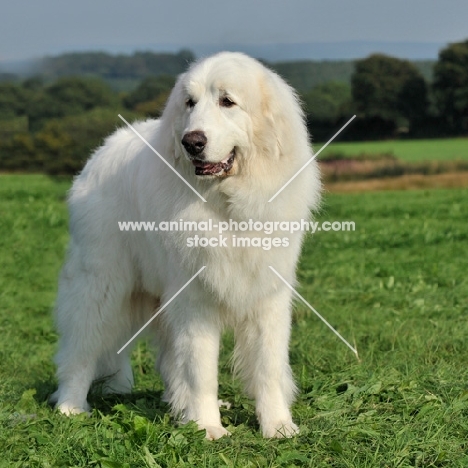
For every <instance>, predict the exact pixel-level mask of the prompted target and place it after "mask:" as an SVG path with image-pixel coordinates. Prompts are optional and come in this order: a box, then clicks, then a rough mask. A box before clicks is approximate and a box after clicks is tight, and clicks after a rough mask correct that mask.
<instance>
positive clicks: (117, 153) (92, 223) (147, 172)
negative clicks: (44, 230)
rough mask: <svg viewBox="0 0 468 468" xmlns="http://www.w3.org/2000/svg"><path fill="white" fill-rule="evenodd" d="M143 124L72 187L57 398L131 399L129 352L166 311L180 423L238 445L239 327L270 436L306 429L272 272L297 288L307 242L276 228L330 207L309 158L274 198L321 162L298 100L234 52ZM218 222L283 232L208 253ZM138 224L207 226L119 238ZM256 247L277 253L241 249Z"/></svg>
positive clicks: (247, 371) (209, 61)
mask: <svg viewBox="0 0 468 468" xmlns="http://www.w3.org/2000/svg"><path fill="white" fill-rule="evenodd" d="M116 117H117V116H116ZM134 129H135V130H136V131H137V132H138V133H139V136H138V135H136V133H135V132H134V131H133V130H132V129H130V128H128V127H124V128H121V129H119V130H118V131H117V132H116V133H115V134H113V135H112V136H110V137H109V138H108V139H107V140H106V141H105V143H104V145H103V146H102V147H100V148H99V149H98V150H97V151H96V152H95V153H94V155H93V156H92V158H91V159H90V160H89V162H88V163H87V165H86V167H85V168H84V170H83V172H82V173H81V174H80V175H79V176H78V177H77V178H76V180H75V182H74V184H73V187H72V189H71V192H70V196H69V209H70V232H71V240H70V246H69V251H68V258H67V261H66V264H65V266H64V267H63V270H62V273H61V276H60V282H59V292H58V299H57V307H56V309H57V327H58V330H59V334H60V343H59V351H58V353H57V357H56V363H57V366H58V371H57V375H58V380H59V388H58V390H57V391H56V392H55V393H54V395H53V396H52V397H51V400H52V401H53V402H56V404H57V407H58V409H59V410H60V411H62V412H63V413H66V414H73V413H79V412H83V411H87V410H88V409H89V406H88V403H87V401H86V397H87V393H88V390H89V388H90V386H91V384H92V382H93V380H95V379H97V378H102V377H108V378H107V382H106V386H105V391H107V392H115V393H125V392H130V391H131V389H132V384H133V376H132V370H131V367H130V359H129V353H128V350H129V347H127V348H126V349H125V350H124V351H123V352H121V353H120V354H118V353H117V351H118V350H119V349H120V348H121V347H122V346H123V345H124V344H125V343H126V342H127V341H128V340H129V339H130V337H132V335H133V334H134V333H135V332H136V331H137V330H139V328H140V327H141V326H142V325H143V324H145V323H146V322H147V321H148V320H149V319H150V318H151V317H152V316H153V315H154V314H155V313H156V312H157V311H158V308H160V307H161V306H163V305H164V304H165V303H167V302H169V301H170V303H169V304H168V306H167V307H166V308H165V309H164V311H163V312H162V313H161V314H160V315H159V316H158V317H157V318H156V319H155V320H154V321H153V322H152V323H151V325H150V326H149V327H148V329H147V330H149V331H150V333H151V335H152V336H153V337H154V339H155V343H156V345H157V347H158V361H157V368H158V370H159V372H160V373H161V375H162V378H163V380H164V383H165V394H164V397H165V399H166V400H167V401H168V402H169V403H170V405H171V407H172V410H173V412H174V414H175V415H176V416H177V417H178V418H179V421H182V422H186V421H196V422H197V424H198V426H199V427H200V428H202V429H205V430H206V435H207V437H208V438H209V439H216V438H219V437H221V436H223V435H226V434H228V432H227V431H226V429H224V428H223V426H222V425H221V420H220V413H219V407H218V398H217V389H218V378H217V370H218V369H217V367H218V351H219V341H220V334H221V333H222V331H223V329H224V328H226V327H231V328H233V330H234V334H235V340H236V345H235V351H234V363H235V365H234V368H235V370H236V371H237V372H238V375H239V376H240V377H241V378H242V380H243V381H244V383H245V388H246V391H247V393H248V395H249V396H251V397H252V398H253V399H255V404H256V414H257V416H258V420H259V422H260V426H261V430H262V433H263V435H264V436H265V437H284V436H286V437H289V436H291V435H293V434H295V433H297V431H298V428H297V426H296V425H295V424H294V423H293V421H292V418H291V411H290V406H291V403H292V400H293V397H294V393H295V385H294V382H293V379H292V375H291V369H290V366H289V360H288V341H289V335H290V327H291V291H290V289H289V288H288V287H287V286H286V285H285V283H284V282H283V281H282V280H281V279H280V278H279V277H278V276H276V275H275V274H274V272H273V271H272V270H271V269H270V268H269V266H272V267H274V269H275V270H276V271H277V272H279V273H280V275H281V276H282V277H283V278H284V279H285V280H286V281H287V282H288V283H290V284H292V285H294V282H295V268H296V263H297V260H298V256H299V252H300V248H301V241H302V237H303V235H302V234H303V233H301V232H295V233H294V234H289V233H286V234H287V239H285V232H279V231H278V225H279V223H278V222H279V221H283V222H284V221H287V222H292V221H298V220H301V219H308V217H309V213H310V209H311V208H312V209H314V208H316V207H317V205H318V203H319V198H320V182H319V174H318V170H317V165H316V164H315V162H312V163H311V164H309V165H308V166H307V167H305V168H304V169H303V171H302V172H300V174H299V175H297V177H295V178H294V180H293V181H292V182H291V183H290V184H289V185H287V187H286V188H284V190H283V191H282V192H281V193H279V194H278V195H277V196H276V197H275V198H274V200H272V201H271V202H269V200H270V198H272V197H273V196H274V195H275V194H276V193H277V192H278V191H279V190H280V189H281V188H282V187H283V186H284V185H285V184H286V183H287V182H288V181H289V179H290V178H291V177H292V176H293V175H294V174H296V172H298V171H299V169H300V168H301V167H302V166H304V165H305V164H306V163H307V162H308V161H309V160H310V159H311V158H312V151H311V147H310V144H309V140H308V135H307V130H306V126H305V125H304V119H303V114H302V112H301V109H300V105H299V104H298V100H297V98H296V95H295V93H294V92H293V90H292V89H291V88H290V87H289V86H288V85H287V84H286V83H285V82H284V81H283V80H282V79H281V78H280V77H279V76H278V75H276V74H275V73H273V72H272V71H270V70H268V69H267V68H265V67H264V66H263V65H262V64H260V63H259V62H257V61H256V60H254V59H252V58H249V57H247V56H245V55H243V54H240V53H227V52H224V53H220V54H217V55H214V56H212V57H209V58H206V59H204V60H201V61H199V62H197V63H195V64H194V65H192V66H191V67H190V69H189V70H188V71H187V72H186V73H185V74H183V75H182V76H180V78H179V79H178V81H177V84H176V85H175V87H174V89H173V91H172V93H171V95H170V97H169V100H168V102H167V105H166V108H165V110H164V113H163V115H162V118H161V119H159V120H148V121H146V122H141V123H137V124H135V126H134ZM141 137H143V138H144V139H146V140H147V143H149V144H150V145H151V146H152V147H153V148H154V149H155V150H157V152H159V153H160V154H161V155H162V157H163V158H164V161H163V160H162V159H160V157H159V156H158V155H157V154H155V152H154V151H153V150H152V149H151V148H150V147H149V146H148V145H147V144H146V143H145V142H144V141H143V139H142V138H141ZM168 165H169V166H171V167H172V168H173V169H174V170H175V171H177V172H178V173H179V174H180V176H182V177H183V179H185V181H186V182H187V183H185V182H184V181H182V180H181V179H180V178H179V177H178V176H177V175H176V174H174V173H173V171H172V170H171V167H167V166H168ZM189 185H190V186H189ZM192 188H193V189H194V190H195V191H196V192H198V194H197V193H195V192H194V190H192ZM199 195H200V196H201V197H203V198H204V199H205V200H206V202H205V201H203V200H202V199H201V198H200V196H199ZM209 220H211V223H212V224H214V225H216V224H218V223H221V222H226V223H227V222H231V223H234V222H237V223H240V222H243V221H244V222H248V221H249V220H252V221H251V223H252V222H256V223H257V226H258V222H262V223H265V222H269V223H272V222H275V221H276V222H277V223H276V224H273V225H274V226H275V227H276V228H277V232H274V233H273V234H270V235H268V236H267V235H266V234H265V232H259V231H258V230H255V231H243V232H242V233H239V232H232V231H230V232H227V231H226V232H224V233H223V236H224V238H225V240H224V241H222V243H220V244H219V245H218V246H217V247H216V246H215V247H212V246H210V245H208V246H206V244H204V246H201V245H200V244H201V243H197V242H195V241H194V238H195V235H197V236H198V238H201V237H205V238H212V237H216V238H218V237H219V236H218V232H214V230H215V228H212V230H211V231H209V229H210V228H209V227H208V226H207V223H208V221H209ZM127 221H148V222H152V221H154V222H156V223H161V222H163V223H166V226H167V225H168V223H170V222H171V221H172V222H173V224H177V223H179V224H180V223H182V222H188V221H190V222H197V223H199V224H198V225H197V229H196V230H195V231H193V230H192V231H188V230H185V231H184V230H177V231H171V232H166V231H162V230H159V231H155V230H152V231H149V230H146V231H145V230H140V231H138V230H134V231H132V230H128V231H125V230H121V229H120V227H119V222H127ZM174 222H175V223H174ZM192 224H193V223H192ZM232 225H233V226H234V224H232ZM244 225H245V223H244ZM204 226H205V227H204ZM239 236H242V237H243V238H244V244H243V246H239V245H237V244H236V242H235V241H236V240H237V237H239ZM259 236H260V237H261V240H262V241H263V240H264V239H265V238H266V237H271V238H275V237H278V238H280V239H281V242H280V243H279V242H276V243H275V242H273V244H272V245H270V244H269V245H270V247H271V248H265V245H267V244H262V245H260V246H259V245H258V243H257V244H256V243H255V242H252V245H250V246H249V245H248V244H247V245H246V244H245V239H246V238H248V239H252V240H253V239H254V238H257V241H258V237H259ZM202 267H205V268H204V269H203V270H202V271H201V272H200V273H199V275H198V276H196V277H195V279H193V280H192V281H191V282H190V283H189V284H188V285H187V286H186V287H185V289H183V290H182V291H179V290H181V288H182V286H184V285H186V283H187V282H188V281H189V280H190V278H192V277H193V276H194V275H195V273H197V272H198V271H199V270H200V269H201V268H202ZM176 293H178V294H176Z"/></svg>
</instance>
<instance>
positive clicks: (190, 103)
mask: <svg viewBox="0 0 468 468" xmlns="http://www.w3.org/2000/svg"><path fill="white" fill-rule="evenodd" d="M185 105H186V106H187V107H189V108H190V109H191V108H192V107H195V101H194V100H193V99H192V98H188V99H187V100H186V101H185Z"/></svg>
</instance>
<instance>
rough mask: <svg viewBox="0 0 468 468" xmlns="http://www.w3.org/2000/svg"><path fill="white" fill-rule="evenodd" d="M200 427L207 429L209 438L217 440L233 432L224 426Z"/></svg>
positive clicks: (200, 426)
mask: <svg viewBox="0 0 468 468" xmlns="http://www.w3.org/2000/svg"><path fill="white" fill-rule="evenodd" d="M198 427H199V428H200V429H204V430H205V431H206V436H205V437H206V438H207V439H208V440H216V439H219V438H221V437H224V436H230V435H231V433H230V432H229V431H227V430H226V429H224V427H223V426H203V425H199V426H198Z"/></svg>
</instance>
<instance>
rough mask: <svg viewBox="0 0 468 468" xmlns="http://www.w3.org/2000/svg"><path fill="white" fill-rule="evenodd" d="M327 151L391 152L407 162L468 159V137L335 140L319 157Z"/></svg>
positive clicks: (349, 152)
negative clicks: (349, 141) (361, 140)
mask: <svg viewBox="0 0 468 468" xmlns="http://www.w3.org/2000/svg"><path fill="white" fill-rule="evenodd" d="M322 146H323V143H317V144H315V145H314V149H315V151H318V150H319V149H320V148H321V147H322ZM327 153H341V154H344V155H346V156H354V155H359V154H384V153H391V154H393V155H395V156H396V157H397V158H399V159H401V160H403V161H407V162H421V161H452V160H467V159H468V138H441V139H433V140H387V141H364V142H352V143H340V142H333V143H331V144H330V145H329V146H328V147H327V148H325V149H324V150H323V156H322V153H321V154H320V155H319V159H320V158H321V157H326V155H327Z"/></svg>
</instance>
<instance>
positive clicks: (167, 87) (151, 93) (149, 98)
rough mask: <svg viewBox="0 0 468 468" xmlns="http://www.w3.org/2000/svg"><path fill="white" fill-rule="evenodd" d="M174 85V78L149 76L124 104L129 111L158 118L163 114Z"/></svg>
mask: <svg viewBox="0 0 468 468" xmlns="http://www.w3.org/2000/svg"><path fill="white" fill-rule="evenodd" d="M174 83H175V78H174V77H173V76H169V75H160V76H148V77H147V78H145V79H144V80H143V81H142V82H141V83H140V85H139V86H138V87H137V88H136V89H135V90H134V91H133V92H131V93H130V94H129V95H128V96H127V97H126V98H125V99H124V104H125V106H126V107H128V108H129V109H132V110H136V111H138V112H141V113H143V114H146V115H148V116H150V117H158V116H159V115H161V113H162V110H163V108H164V104H165V103H166V100H167V98H168V96H169V93H170V91H171V89H172V87H173V86H174Z"/></svg>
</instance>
